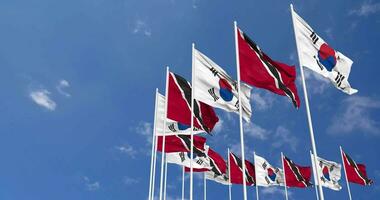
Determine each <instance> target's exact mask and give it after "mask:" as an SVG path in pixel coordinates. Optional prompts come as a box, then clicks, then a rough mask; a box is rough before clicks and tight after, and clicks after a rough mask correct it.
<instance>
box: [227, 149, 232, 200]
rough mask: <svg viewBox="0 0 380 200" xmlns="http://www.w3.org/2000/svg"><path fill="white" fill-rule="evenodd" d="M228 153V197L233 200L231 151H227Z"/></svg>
mask: <svg viewBox="0 0 380 200" xmlns="http://www.w3.org/2000/svg"><path fill="white" fill-rule="evenodd" d="M227 152H228V159H227V164H228V196H229V200H232V197H231V187H232V185H231V165H230V149H229V148H228V149H227Z"/></svg>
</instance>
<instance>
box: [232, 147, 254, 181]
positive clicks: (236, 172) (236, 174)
mask: <svg viewBox="0 0 380 200" xmlns="http://www.w3.org/2000/svg"><path fill="white" fill-rule="evenodd" d="M229 156H230V166H229V167H230V179H231V183H233V184H243V173H242V171H243V166H242V164H243V163H242V160H241V159H240V158H239V157H237V156H236V155H235V154H233V153H230V155H229ZM245 178H246V185H248V186H254V185H255V166H254V165H253V164H252V163H251V162H249V161H247V160H245Z"/></svg>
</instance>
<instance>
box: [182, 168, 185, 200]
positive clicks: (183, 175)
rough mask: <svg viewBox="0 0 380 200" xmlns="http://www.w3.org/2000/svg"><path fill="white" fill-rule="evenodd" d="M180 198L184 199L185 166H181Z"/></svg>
mask: <svg viewBox="0 0 380 200" xmlns="http://www.w3.org/2000/svg"><path fill="white" fill-rule="evenodd" d="M182 200H185V166H183V167H182Z"/></svg>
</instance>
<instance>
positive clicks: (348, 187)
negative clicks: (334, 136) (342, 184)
mask: <svg viewBox="0 0 380 200" xmlns="http://www.w3.org/2000/svg"><path fill="white" fill-rule="evenodd" d="M339 148H340V156H341V157H342V164H343V170H344V176H345V177H346V184H347V190H348V197H350V200H352V197H351V189H350V183H349V182H348V177H347V172H346V166H345V165H344V158H343V150H342V146H339Z"/></svg>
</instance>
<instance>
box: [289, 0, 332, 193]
mask: <svg viewBox="0 0 380 200" xmlns="http://www.w3.org/2000/svg"><path fill="white" fill-rule="evenodd" d="M290 10H291V12H292V22H293V29H294V38H295V40H296V46H297V53H298V60H299V66H300V71H301V79H302V86H303V94H304V97H305V105H306V114H307V119H308V124H309V131H310V139H311V146H312V150H313V157H314V168H315V169H317V167H316V164H317V156H318V155H317V147H316V145H315V140H314V131H313V123H312V120H311V114H310V108H309V99H308V96H307V89H306V82H305V75H304V73H303V66H302V62H301V59H302V58H301V54H300V51H299V46H298V42H297V33H296V28H295V24H294V14H293V13H294V10H293V4H290ZM316 175H317V177H320V176H319V173H318V171H316ZM317 182H318V190H319V198H320V199H321V200H324V196H323V189H322V185H321V184H320V180H319V179H317Z"/></svg>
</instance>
